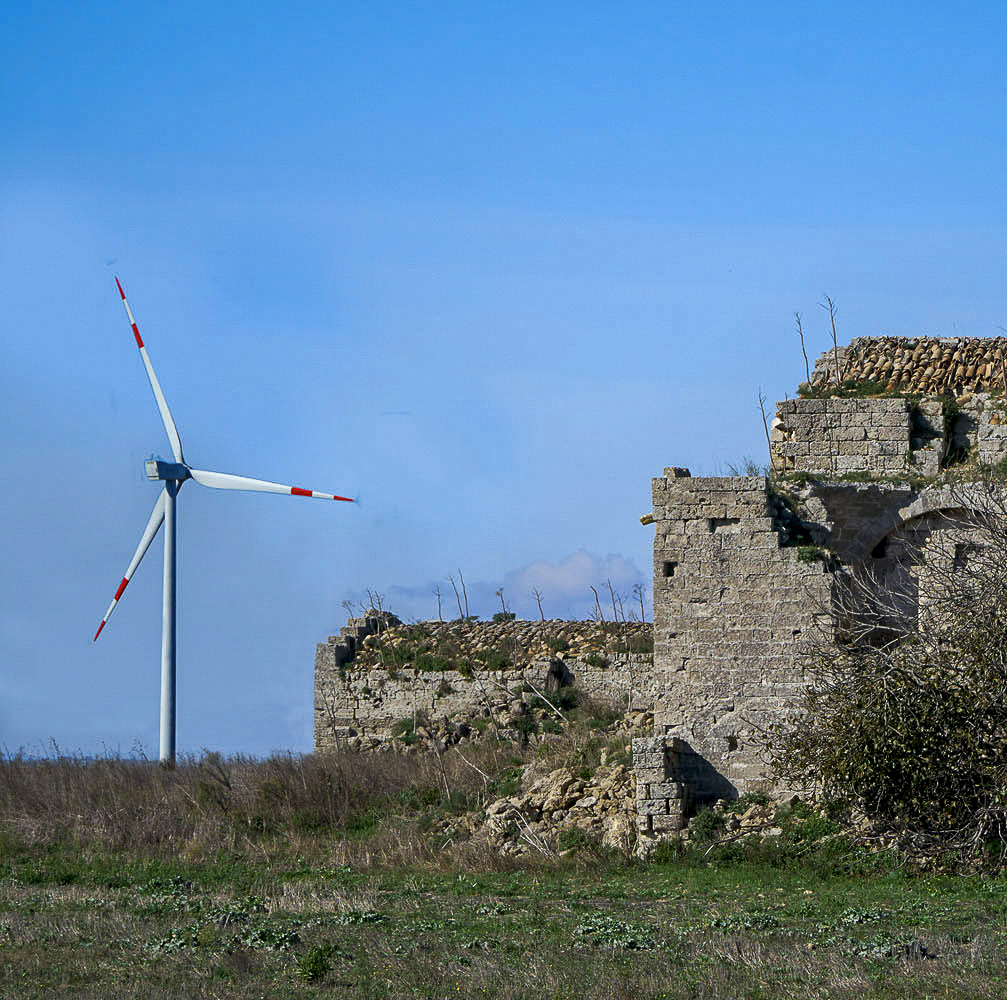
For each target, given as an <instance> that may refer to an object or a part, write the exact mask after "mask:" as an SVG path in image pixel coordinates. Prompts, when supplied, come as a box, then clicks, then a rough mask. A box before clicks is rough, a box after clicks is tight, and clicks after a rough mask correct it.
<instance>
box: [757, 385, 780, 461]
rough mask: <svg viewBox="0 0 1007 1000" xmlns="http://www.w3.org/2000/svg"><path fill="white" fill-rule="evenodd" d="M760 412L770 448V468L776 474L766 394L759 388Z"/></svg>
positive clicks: (767, 444) (767, 445)
mask: <svg viewBox="0 0 1007 1000" xmlns="http://www.w3.org/2000/svg"><path fill="white" fill-rule="evenodd" d="M759 412H760V413H762V429H763V430H764V431H765V432H766V447H767V448H768V449H769V469H770V471H771V472H773V473H774V474H775V472H776V463H775V461H774V459H773V442H772V439H771V438H770V436H769V421H768V420H766V394H765V393H764V392H763V391H762V389H761V388H760V389H759Z"/></svg>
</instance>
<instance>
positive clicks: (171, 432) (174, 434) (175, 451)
mask: <svg viewBox="0 0 1007 1000" xmlns="http://www.w3.org/2000/svg"><path fill="white" fill-rule="evenodd" d="M113 277H115V287H116V288H118V289H119V297H120V298H121V299H122V304H123V305H124V306H125V307H126V315H127V316H128V317H129V325H130V327H131V328H132V330H133V336H134V337H136V346H137V347H139V348H140V357H141V358H143V366H144V368H146V369H147V378H149V379H150V387H151V389H153V390H154V399H155V400H156V401H157V409H158V411H159V412H160V414H161V422H162V423H163V424H164V429H165V430H166V431H167V432H168V440H169V441H170V442H171V453H172V455H174V456H175V461H176V462H181V463H182V464H183V465H184V464H185V459H184V458H182V439H181V438H180V437H179V436H178V428H177V427H176V426H175V421H174V419H172V416H171V410H169V409H168V401H167V400H166V399H165V398H164V393H163V392H162V391H161V383H160V382H158V381H157V376H156V375H155V374H154V366H153V365H152V364H151V363H150V358H149V357H148V356H147V348H146V347H144V346H143V338H142V337H141V336H140V329H139V327H138V326H137V325H136V320H135V319H133V310H132V309H130V308H129V303H128V302H127V301H126V293H125V292H124V291H123V290H122V285H121V284H119V278H118V277H117V276H113Z"/></svg>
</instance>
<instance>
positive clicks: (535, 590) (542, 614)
mask: <svg viewBox="0 0 1007 1000" xmlns="http://www.w3.org/2000/svg"><path fill="white" fill-rule="evenodd" d="M531 592H532V594H534V595H535V603H536V604H537V605H538V616H539V618H540V619H541V620H542V621H545V612H544V611H543V610H542V594H541V593H540V592H539V589H538V587H532V588H531Z"/></svg>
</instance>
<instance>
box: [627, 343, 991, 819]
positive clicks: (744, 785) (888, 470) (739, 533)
mask: <svg viewBox="0 0 1007 1000" xmlns="http://www.w3.org/2000/svg"><path fill="white" fill-rule="evenodd" d="M1005 350H1007V340H1005V339H1004V338H988V339H982V338H927V337H921V338H896V337H880V338H860V339H857V340H854V341H853V342H852V343H851V344H850V345H849V346H848V347H845V348H840V349H838V350H837V351H835V352H833V351H829V352H828V353H827V354H825V355H823V356H822V357H821V358H820V359H819V361H818V363H817V364H816V366H815V372H814V375H813V377H812V380H811V383H810V384H804V385H802V386H801V387H800V390H799V391H800V395H799V397H798V398H796V399H788V400H784V401H783V402H781V403H779V404H778V405H777V410H776V418H775V419H774V420H773V422H772V426H771V429H770V459H771V468H772V471H773V475H772V476H771V477H764V476H749V477H741V476H728V477H704V478H699V477H693V476H691V475H690V474H689V472H688V470H686V469H681V468H667V469H665V470H664V475H663V476H662V477H660V478H657V479H655V480H654V481H653V503H654V508H653V514H652V515H650V516H648V517H646V518H644V519H643V520H644V521H646V522H648V523H649V522H650V521H651V520H652V521H653V524H654V526H655V534H654V671H655V674H656V675H657V677H658V680H657V684H658V686H659V688H660V691H659V693H658V695H657V699H656V702H655V706H654V715H655V733H654V736H653V737H651V738H647V739H638V740H635V741H634V744H633V748H634V761H635V766H636V774H637V803H638V827H639V833H640V835H641V837H642V838H645V839H646V838H648V837H650V838H659V837H660V836H661V835H663V834H665V833H666V832H668V831H676V830H679V829H681V828H682V827H683V826H684V824H685V822H686V819H687V817H688V816H689V814H690V813H691V812H692V811H694V810H695V808H696V807H697V806H698V805H699V804H702V803H708V802H711V801H714V800H716V799H732V798H736V797H738V796H739V795H742V794H745V793H747V792H754V791H766V792H769V793H773V792H776V793H779V792H780V791H781V790H780V789H778V788H774V786H773V782H772V777H771V775H770V773H769V771H768V768H767V765H766V763H765V760H764V750H765V744H766V738H767V734H769V733H770V732H771V729H772V727H773V725H774V724H778V723H780V722H781V721H783V720H784V719H785V718H786V717H787V715H788V714H789V712H790V710H791V709H792V707H793V705H794V703H795V702H796V701H797V699H798V698H799V697H800V695H801V693H802V691H803V689H804V686H805V683H806V678H805V676H804V671H803V666H802V661H803V656H802V651H803V650H804V649H805V648H806V644H807V643H808V642H809V641H813V640H815V639H816V637H818V638H819V640H820V638H821V637H823V636H828V635H831V634H832V629H833V628H834V627H835V624H836V622H835V613H834V612H835V607H836V604H835V601H836V594H837V590H836V585H837V579H838V576H839V574H844V573H845V574H858V575H859V576H858V578H860V579H870V580H872V581H878V582H877V583H875V584H874V585H875V586H882V587H886V588H889V589H890V591H889V592H890V593H898V594H899V595H902V597H903V599H904V600H905V606H904V607H902V608H901V609H900V613H901V614H904V615H906V616H908V617H911V618H914V617H915V615H916V614H917V613H918V610H919V609H918V606H917V605H916V604H915V598H914V597H913V595H914V593H916V592H917V591H918V579H917V577H918V575H919V572H920V567H921V566H923V565H924V564H925V563H926V561H927V558H928V557H930V558H932V557H934V554H935V553H939V552H945V553H946V550H947V548H948V546H947V545H944V544H942V543H941V538H942V536H943V537H944V539H945V541H947V540H948V539H950V538H951V535H949V534H948V533H949V532H952V533H954V532H956V531H957V527H956V525H959V524H960V523H961V493H960V491H955V490H954V489H952V488H951V487H950V486H949V482H950V477H952V476H954V475H957V474H960V473H966V474H975V473H977V472H982V471H983V470H984V469H985V470H986V471H988V472H995V473H998V474H1001V475H1002V474H1003V473H1004V472H1005V471H1007V393H1005V389H1007V371H1005V368H1004V364H1003V360H1002V359H1003V357H1004V353H1005ZM837 364H838V374H837ZM956 537H957V535H956ZM958 547H959V548H960V547H961V546H960V545H959V546H958ZM954 548H955V545H954V544H953V543H952V544H951V549H952V553H951V558H958V556H959V554H958V553H957V552H955V551H954Z"/></svg>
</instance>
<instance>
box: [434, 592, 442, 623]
mask: <svg viewBox="0 0 1007 1000" xmlns="http://www.w3.org/2000/svg"><path fill="white" fill-rule="evenodd" d="M434 597H436V598H437V620H438V621H439V622H442V621H444V618H443V616H442V615H441V585H440V584H437V586H436V587H434Z"/></svg>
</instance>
